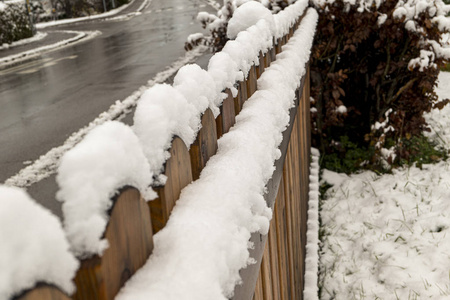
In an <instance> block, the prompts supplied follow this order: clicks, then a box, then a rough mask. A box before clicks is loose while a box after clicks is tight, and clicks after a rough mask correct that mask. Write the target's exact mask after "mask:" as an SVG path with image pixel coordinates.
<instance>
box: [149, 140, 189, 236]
mask: <svg viewBox="0 0 450 300" xmlns="http://www.w3.org/2000/svg"><path fill="white" fill-rule="evenodd" d="M169 153H170V158H169V159H168V160H167V161H166V164H165V166H164V175H165V176H166V177H167V181H166V183H165V185H164V186H159V187H155V188H154V190H155V191H156V192H157V194H158V198H156V199H155V200H152V201H149V202H148V205H149V207H150V213H151V219H152V226H153V232H154V233H156V232H158V231H159V230H161V229H162V228H163V227H164V226H165V225H166V223H167V221H168V220H169V216H170V213H171V212H172V209H173V207H174V206H175V203H176V201H178V199H179V198H180V194H181V190H182V189H183V188H184V187H185V186H187V185H188V184H189V183H191V182H192V168H191V159H190V154H189V151H188V149H187V147H186V144H185V143H184V142H183V140H182V139H180V138H179V137H174V139H173V140H172V146H171V148H170V149H169Z"/></svg>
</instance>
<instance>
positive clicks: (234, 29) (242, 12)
mask: <svg viewBox="0 0 450 300" xmlns="http://www.w3.org/2000/svg"><path fill="white" fill-rule="evenodd" d="M261 20H265V21H266V22H267V26H268V27H269V28H275V23H274V19H273V16H272V13H271V12H270V10H268V9H267V8H266V7H264V5H262V4H261V3H259V2H256V1H248V2H246V3H244V4H242V5H241V6H239V7H238V8H237V9H236V10H235V12H234V14H233V16H232V17H231V19H230V21H228V27H227V37H228V38H229V39H235V38H236V36H237V35H238V33H239V32H241V31H244V30H247V29H248V28H249V27H251V26H253V25H256V23H258V22H259V21H261Z"/></svg>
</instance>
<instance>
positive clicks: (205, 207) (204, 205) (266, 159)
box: [117, 9, 318, 300]
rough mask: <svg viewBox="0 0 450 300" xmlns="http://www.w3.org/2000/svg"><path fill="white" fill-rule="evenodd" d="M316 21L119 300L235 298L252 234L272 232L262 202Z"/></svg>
mask: <svg viewBox="0 0 450 300" xmlns="http://www.w3.org/2000/svg"><path fill="white" fill-rule="evenodd" d="M317 18H318V15H317V12H316V11H315V10H313V9H310V10H308V12H307V13H306V15H305V17H304V19H303V22H302V26H301V27H300V28H299V29H298V30H297V31H296V33H295V34H294V36H293V37H292V38H291V40H290V41H289V43H288V44H287V45H286V46H285V47H284V49H283V52H282V54H281V55H279V57H277V60H276V61H274V62H273V63H272V64H271V66H270V67H269V68H268V69H266V70H265V71H264V73H263V74H262V75H261V77H260V79H259V81H258V90H257V91H256V92H255V94H254V95H253V96H252V97H251V98H250V99H248V100H247V102H246V103H245V105H244V108H243V110H242V111H241V112H240V114H239V115H238V116H237V117H236V124H235V126H234V127H233V128H232V129H231V130H230V131H229V132H228V133H227V134H225V135H224V136H223V137H222V138H221V139H220V140H219V149H218V153H217V154H216V155H215V156H213V157H212V158H211V160H210V161H209V162H208V164H207V165H206V167H205V168H204V169H203V171H202V174H201V177H200V179H199V180H197V181H195V182H193V183H192V184H191V185H189V186H187V187H186V188H185V189H184V190H183V192H182V194H181V197H180V199H179V200H178V202H177V205H176V206H175V208H174V210H173V211H172V214H171V217H170V219H169V222H168V223H167V225H166V227H164V229H163V230H162V231H161V232H159V233H158V234H157V235H155V236H154V241H155V248H154V250H153V254H152V256H151V257H150V259H149V261H148V262H147V264H146V265H145V266H144V267H143V268H142V269H140V270H139V271H138V272H137V274H136V275H135V276H134V277H132V278H131V279H130V280H129V281H128V282H127V284H126V285H125V287H124V288H123V290H122V291H121V293H120V294H119V295H118V296H117V299H119V300H126V299H167V300H170V299H205V300H206V299H228V298H229V297H231V296H232V295H233V291H234V288H235V285H236V284H239V283H240V280H241V279H240V276H239V270H240V269H242V268H245V267H246V266H247V265H248V264H251V263H253V261H252V258H250V257H249V252H248V247H249V245H248V240H249V238H250V236H251V233H252V232H260V233H261V234H267V232H268V229H269V221H270V219H271V215H272V212H271V210H270V208H268V207H267V204H266V202H265V200H264V198H263V194H264V192H265V185H266V183H267V181H268V180H269V179H270V177H271V176H272V173H273V171H274V161H275V160H276V159H277V158H278V157H279V155H280V151H279V150H278V146H279V144H280V143H281V140H282V132H283V131H284V129H285V128H286V127H287V125H288V123H289V109H290V108H291V107H292V106H293V105H294V99H295V91H296V89H297V88H298V86H299V84H300V81H301V78H302V76H303V75H304V74H305V65H306V63H307V62H308V60H309V56H310V47H311V45H312V41H313V37H314V32H315V26H316V22H317ZM250 246H251V245H250ZM193 272H195V273H193ZM194 274H195V276H194Z"/></svg>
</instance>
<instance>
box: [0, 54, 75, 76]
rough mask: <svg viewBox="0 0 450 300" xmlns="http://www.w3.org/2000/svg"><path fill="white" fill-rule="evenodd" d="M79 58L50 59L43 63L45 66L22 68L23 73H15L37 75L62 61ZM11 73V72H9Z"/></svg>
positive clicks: (18, 72)
mask: <svg viewBox="0 0 450 300" xmlns="http://www.w3.org/2000/svg"><path fill="white" fill-rule="evenodd" d="M77 57H78V55H71V56H67V57H62V58H58V59H51V58H48V59H46V61H45V62H44V63H43V64H41V65H40V66H36V67H34V68H22V69H24V70H23V71H20V70H19V71H15V73H17V74H32V73H35V72H38V71H39V70H41V69H43V68H47V67H51V66H54V65H56V64H58V62H60V61H62V60H66V59H75V58H77ZM8 71H9V70H8ZM9 73H11V72H9ZM0 74H1V72H0Z"/></svg>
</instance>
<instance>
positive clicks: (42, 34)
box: [0, 32, 47, 51]
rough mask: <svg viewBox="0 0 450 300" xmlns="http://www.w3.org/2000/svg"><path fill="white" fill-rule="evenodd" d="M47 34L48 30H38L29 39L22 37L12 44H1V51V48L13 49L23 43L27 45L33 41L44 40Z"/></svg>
mask: <svg viewBox="0 0 450 300" xmlns="http://www.w3.org/2000/svg"><path fill="white" fill-rule="evenodd" d="M46 36H47V32H37V33H36V35H35V36H33V37H30V38H27V39H22V40H19V41H15V42H12V43H11V44H6V43H5V44H3V45H2V46H0V51H1V50H6V49H11V48H13V47H17V46H22V45H26V44H29V43H32V42H37V41H40V40H42V39H43V38H45V37H46Z"/></svg>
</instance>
